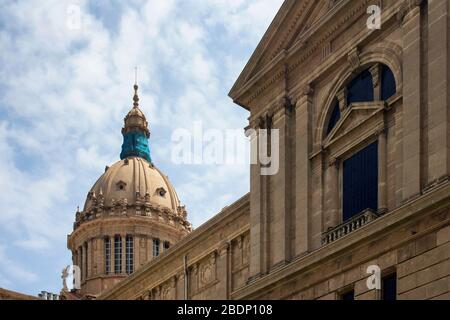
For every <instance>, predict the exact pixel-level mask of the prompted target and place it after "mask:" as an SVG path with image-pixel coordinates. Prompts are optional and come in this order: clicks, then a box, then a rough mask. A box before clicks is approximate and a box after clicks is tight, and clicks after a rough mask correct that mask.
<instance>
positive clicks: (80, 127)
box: [0, 0, 281, 291]
mask: <svg viewBox="0 0 450 320" xmlns="http://www.w3.org/2000/svg"><path fill="white" fill-rule="evenodd" d="M74 3H75V4H79V5H80V8H81V13H82V16H81V22H82V23H81V28H80V29H79V30H70V29H68V28H67V19H68V16H67V7H68V5H72V4H74ZM280 4H281V0H252V1H243V0H231V1H229V0H227V1H225V0H208V1H196V0H190V1H175V0H170V1H168V0H151V1H128V2H123V3H121V5H120V6H118V7H110V6H107V5H104V4H102V5H100V6H98V7H96V10H97V11H95V10H94V11H92V10H91V11H89V10H90V7H89V4H88V2H87V1H85V0H78V1H69V0H67V1H58V0H46V1H44V0H43V1H39V2H37V1H32V0H28V1H25V0H24V1H19V2H17V1H12V0H5V1H3V2H2V10H1V12H0V21H1V22H0V47H1V48H2V50H0V187H1V188H0V189H1V190H2V192H0V233H1V234H3V235H4V239H6V238H7V239H8V241H6V242H4V243H3V241H2V243H1V244H0V245H1V246H0V249H1V251H0V260H2V259H4V261H9V262H11V263H12V265H13V266H14V269H15V270H17V271H16V272H14V270H12V269H11V268H12V267H9V268H5V269H4V268H3V265H1V266H2V268H0V270H1V271H0V284H2V283H3V284H5V285H14V283H15V281H14V280H15V279H16V278H15V277H22V278H27V279H29V280H36V279H37V278H36V277H37V276H36V274H34V273H30V272H28V271H26V268H24V267H23V266H22V265H20V263H19V262H17V261H19V260H17V261H16V260H13V259H11V258H9V253H10V252H12V251H14V252H15V253H17V254H18V255H21V254H22V255H23V256H26V255H27V252H29V251H33V252H43V253H45V254H50V253H52V254H53V255H54V256H53V258H49V259H54V260H52V261H50V262H49V263H50V264H51V263H53V264H54V265H52V267H51V268H49V269H48V270H59V268H60V266H57V265H56V264H57V263H60V262H61V259H60V257H61V256H65V255H66V256H68V252H67V250H66V249H65V241H66V237H65V236H66V234H67V233H70V232H71V228H72V221H73V219H74V212H75V209H76V205H80V206H82V205H83V201H84V199H85V195H86V193H87V191H88V190H89V188H90V186H91V185H92V184H93V183H94V181H95V180H96V179H97V177H98V175H100V174H101V173H102V171H103V168H104V166H105V165H110V164H111V162H113V161H115V160H117V159H118V156H119V153H120V145H121V134H120V129H121V126H122V121H123V117H124V115H125V114H126V112H127V111H128V110H129V108H130V107H131V97H132V84H133V81H134V74H133V70H134V67H135V66H139V84H140V93H141V101H140V102H141V106H142V109H143V110H144V112H145V113H146V115H147V118H148V120H149V123H150V127H151V131H152V137H151V139H152V140H151V142H150V145H151V148H152V150H153V158H154V159H156V161H157V162H156V165H158V166H159V167H163V168H164V171H165V173H167V174H168V175H169V176H170V177H171V180H172V182H173V183H174V185H175V187H176V189H177V190H178V193H179V195H180V198H181V200H182V201H183V202H184V203H185V204H186V205H187V207H188V210H189V216H190V217H191V219H192V221H193V222H194V224H195V225H198V224H199V223H201V222H204V221H205V220H206V219H208V218H209V217H211V216H212V215H214V214H215V213H217V212H218V211H219V210H220V209H221V208H222V207H224V206H225V205H227V204H230V202H231V201H233V200H235V199H237V198H239V197H240V196H242V195H243V194H244V193H245V192H246V191H247V190H248V166H245V165H244V166H204V167H196V166H189V165H187V166H176V165H174V164H171V163H170V162H169V156H170V150H169V148H170V135H171V132H172V130H174V129H176V128H178V127H184V128H188V129H189V128H190V127H191V126H192V123H193V122H194V121H197V120H200V121H202V122H203V123H204V125H205V127H210V128H217V129H221V130H223V129H227V128H243V127H244V126H245V125H246V116H247V114H246V112H245V111H243V110H241V109H239V108H238V107H237V106H234V105H233V104H232V103H231V101H230V100H229V99H228V97H227V96H226V92H228V89H229V88H230V87H231V85H232V83H233V81H234V80H235V79H236V77H237V75H238V73H239V72H240V70H241V69H242V67H243V65H244V63H245V62H246V59H247V58H248V57H246V56H243V54H242V52H248V53H250V52H251V50H252V49H254V47H256V44H257V42H258V41H259V38H260V37H261V36H262V34H263V32H264V31H265V28H266V27H267V26H268V25H269V23H270V19H271V18H272V17H273V16H274V15H275V13H276V10H277V8H278V7H279V5H280ZM111 12H113V13H114V17H111V16H110V15H111V14H112V13H111ZM115 23H116V24H115ZM50 256H51V254H50ZM56 257H58V258H56ZM0 263H1V262H0ZM35 272H36V273H39V279H43V280H42V283H40V284H39V285H42V286H44V285H45V286H47V285H49V284H52V285H53V286H57V283H59V275H57V274H51V273H50V271H49V273H46V270H36V271H35ZM38 289H39V290H41V289H45V288H35V289H33V290H30V291H38Z"/></svg>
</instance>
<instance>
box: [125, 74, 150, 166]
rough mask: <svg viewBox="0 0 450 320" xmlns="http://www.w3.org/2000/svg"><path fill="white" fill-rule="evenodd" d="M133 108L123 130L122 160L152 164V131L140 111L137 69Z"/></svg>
mask: <svg viewBox="0 0 450 320" xmlns="http://www.w3.org/2000/svg"><path fill="white" fill-rule="evenodd" d="M133 88H134V96H133V108H132V109H131V110H130V111H129V112H128V114H127V115H126V117H125V119H124V122H125V125H124V127H123V128H122V135H123V144H122V152H121V153H120V159H125V158H128V157H140V158H143V159H145V160H147V161H148V162H150V163H151V162H152V159H151V156H150V148H149V146H148V138H150V130H149V129H148V123H147V120H146V118H145V115H144V113H143V112H142V111H141V109H139V96H138V88H139V87H138V85H137V68H136V82H135V84H134V87H133Z"/></svg>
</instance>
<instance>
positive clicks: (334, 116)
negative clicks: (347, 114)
mask: <svg viewBox="0 0 450 320" xmlns="http://www.w3.org/2000/svg"><path fill="white" fill-rule="evenodd" d="M331 110H333V111H332V112H331V115H330V119H329V120H328V126H327V135H328V134H329V133H330V132H331V130H333V128H334V127H335V126H336V123H337V122H338V121H339V119H340V118H341V111H340V109H339V101H338V100H337V99H334V101H333V104H332V109H331Z"/></svg>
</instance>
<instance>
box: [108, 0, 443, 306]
mask: <svg viewBox="0 0 450 320" xmlns="http://www.w3.org/2000/svg"><path fill="white" fill-rule="evenodd" d="M373 5H376V6H377V8H379V9H380V10H381V11H380V12H381V28H380V29H371V28H368V24H367V23H368V22H367V21H368V19H369V18H370V15H369V14H368V8H369V7H370V6H373ZM372 8H373V7H372ZM449 58H450V1H449V0H428V1H425V0H422V1H418V0H401V1H400V0H399V1H391V0H359V1H353V0H320V1H316V0H286V1H285V2H284V4H283V5H282V7H281V9H280V11H279V12H278V14H277V15H276V17H275V19H274V21H273V22H272V24H271V25H270V27H269V29H268V30H267V32H266V33H265V35H264V37H263V38H262V40H261V42H260V43H259V45H258V47H257V49H256V51H255V52H254V54H253V55H252V57H251V58H250V60H249V62H248V63H247V65H246V66H245V68H244V70H243V71H242V73H241V75H240V76H239V78H238V79H237V81H236V83H235V85H234V86H233V88H232V89H231V91H230V97H231V98H232V99H233V100H234V102H235V103H236V104H238V105H239V106H241V107H243V108H245V109H247V110H248V111H249V112H250V118H249V128H253V129H255V130H257V131H256V132H261V130H259V129H267V130H268V132H269V135H270V132H271V130H274V129H278V130H279V131H278V132H279V141H278V142H279V143H278V145H277V146H275V145H273V146H269V148H271V147H272V148H275V147H278V148H279V155H280V158H279V160H280V161H279V163H280V166H279V170H278V172H277V173H276V174H275V175H262V174H261V169H262V165H260V164H253V165H251V169H250V170H251V178H250V179H251V181H250V193H249V194H247V195H245V196H244V197H242V198H241V199H240V200H238V201H237V202H235V203H233V204H231V205H229V206H228V207H226V208H224V209H223V210H222V212H220V213H219V214H217V215H216V216H215V217H213V218H212V219H211V220H209V221H208V222H206V223H205V224H204V225H202V226H200V227H199V228H198V229H196V230H194V231H193V232H192V233H190V234H188V235H187V236H185V237H183V238H182V239H181V240H180V241H179V242H177V243H176V244H175V245H174V246H172V247H171V248H170V250H168V251H167V252H165V253H164V254H163V255H161V256H158V257H157V258H155V259H153V260H152V261H150V262H148V263H146V264H145V265H144V266H143V267H141V268H140V269H139V270H137V271H136V272H135V273H133V274H132V275H130V276H128V277H127V278H126V279H124V280H123V281H121V282H120V283H119V284H117V285H115V286H114V287H113V288H112V289H110V290H108V291H106V292H103V293H102V294H101V295H100V296H99V299H331V300H334V299H357V300H363V299H388V298H391V299H392V298H396V299H450V181H449V173H450V126H449V125H450V109H449V99H450V91H449V87H450V67H449V62H450V60H449ZM269 141H270V140H269ZM371 266H378V267H379V268H380V272H381V275H380V276H381V288H369V287H368V286H367V279H368V277H369V276H370V274H368V272H367V271H368V267H371ZM369 269H370V268H369ZM389 295H390V296H389Z"/></svg>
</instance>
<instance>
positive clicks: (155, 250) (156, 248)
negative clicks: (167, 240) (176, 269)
mask: <svg viewBox="0 0 450 320" xmlns="http://www.w3.org/2000/svg"><path fill="white" fill-rule="evenodd" d="M153 256H154V257H157V256H159V239H153Z"/></svg>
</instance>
